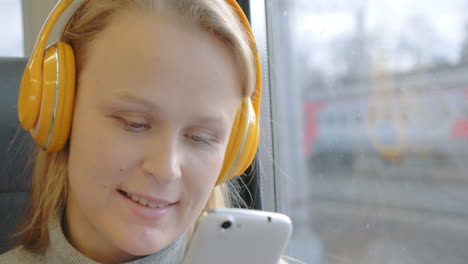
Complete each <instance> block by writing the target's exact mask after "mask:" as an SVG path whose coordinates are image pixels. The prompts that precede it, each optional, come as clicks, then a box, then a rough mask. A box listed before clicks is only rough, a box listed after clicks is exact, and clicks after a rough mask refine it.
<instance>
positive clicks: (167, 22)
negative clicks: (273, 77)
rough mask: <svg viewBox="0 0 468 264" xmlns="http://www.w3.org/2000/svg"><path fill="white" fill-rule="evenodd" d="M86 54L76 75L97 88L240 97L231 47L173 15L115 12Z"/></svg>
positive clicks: (193, 96)
mask: <svg viewBox="0 0 468 264" xmlns="http://www.w3.org/2000/svg"><path fill="white" fill-rule="evenodd" d="M87 56H88V59H87V64H86V65H85V67H84V69H83V73H82V75H81V76H80V81H81V82H82V83H89V82H90V81H92V82H93V84H94V86H96V88H98V89H96V90H95V91H94V93H96V94H109V93H113V92H117V91H118V92H122V90H129V91H130V92H132V93H142V96H146V95H147V96H151V94H152V95H154V96H157V97H161V96H162V97H163V98H164V97H165V96H166V97H167V96H170V95H180V96H183V97H185V98H186V99H189V100H197V99H200V100H203V99H204V97H206V96H209V97H210V98H211V99H212V100H216V99H219V100H220V103H222V100H225V99H226V98H229V97H232V98H234V99H236V100H238V101H240V98H241V77H240V74H239V71H238V70H237V64H236V60H235V58H234V54H233V52H232V51H231V50H230V49H229V48H228V47H227V46H226V45H225V44H224V43H223V42H221V41H220V40H218V39H217V38H216V37H215V36H214V35H213V34H210V33H208V32H206V31H204V30H202V29H200V28H198V27H197V26H195V25H190V24H188V23H186V22H180V21H178V20H177V19H175V18H167V17H163V18H156V17H154V16H152V15H146V14H142V13H137V12H126V13H122V14H119V15H118V16H116V17H115V19H114V20H113V21H112V22H111V23H110V24H109V25H108V26H107V27H106V28H105V29H104V30H103V31H102V32H101V33H100V34H98V35H97V37H96V39H95V40H94V41H93V42H92V43H91V44H90V45H89V47H88V48H87ZM81 79H83V80H81ZM80 89H81V88H80ZM145 93H146V95H145ZM181 99H183V98H181ZM214 103H216V102H214Z"/></svg>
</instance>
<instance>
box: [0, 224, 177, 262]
mask: <svg viewBox="0 0 468 264" xmlns="http://www.w3.org/2000/svg"><path fill="white" fill-rule="evenodd" d="M60 222H61V221H59V217H57V218H56V219H55V220H54V221H52V223H51V224H50V226H49V237H50V245H49V247H48V248H47V250H46V251H45V253H44V254H35V253H32V252H30V251H28V250H25V249H24V248H22V247H21V246H20V247H17V248H15V249H13V250H10V251H8V252H6V253H5V254H2V255H0V263H2V264H3V263H8V264H16V263H21V264H30V263H31V264H32V263H38V264H43V263H44V264H45V263H47V264H74V263H80V264H81V263H84V264H97V262H95V261H93V260H91V259H89V258H87V257H86V256H84V255H83V254H81V253H80V252H78V251H77V250H76V249H75V248H74V247H73V246H72V245H70V243H68V240H67V239H66V238H65V236H64V234H63V231H62V226H61V225H60ZM184 250H185V235H183V236H181V237H179V238H178V239H177V240H176V241H174V242H172V243H171V244H170V245H169V246H167V247H166V248H164V249H162V250H161V251H159V252H157V253H155V254H153V255H149V256H146V257H143V258H141V259H138V260H135V261H132V262H127V263H129V264H180V263H182V259H183V255H184Z"/></svg>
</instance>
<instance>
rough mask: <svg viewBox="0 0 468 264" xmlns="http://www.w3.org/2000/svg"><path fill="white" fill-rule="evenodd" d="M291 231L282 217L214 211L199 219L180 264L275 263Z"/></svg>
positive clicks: (253, 211)
mask: <svg viewBox="0 0 468 264" xmlns="http://www.w3.org/2000/svg"><path fill="white" fill-rule="evenodd" d="M291 232H292V223H291V219H289V217H288V216H286V215H284V214H279V213H273V212H266V211H258V210H250V209H234V208H226V209H214V210H210V211H207V212H204V213H203V214H202V215H201V216H200V218H199V219H198V221H197V223H196V225H195V230H194V232H193V234H192V237H191V238H190V240H189V244H188V247H187V250H186V253H185V257H184V262H183V264H276V263H278V261H279V259H280V257H281V255H282V253H283V251H284V250H285V248H286V246H287V244H288V242H289V239H290V237H291Z"/></svg>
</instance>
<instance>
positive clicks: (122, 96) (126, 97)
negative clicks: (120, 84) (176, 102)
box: [115, 92, 159, 110]
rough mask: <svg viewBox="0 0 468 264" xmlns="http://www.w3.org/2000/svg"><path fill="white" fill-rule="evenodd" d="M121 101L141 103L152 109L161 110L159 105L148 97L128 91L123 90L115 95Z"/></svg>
mask: <svg viewBox="0 0 468 264" xmlns="http://www.w3.org/2000/svg"><path fill="white" fill-rule="evenodd" d="M115 98H116V99H117V100H119V101H124V102H130V103H133V104H137V105H141V106H143V107H145V108H148V109H150V110H159V107H158V106H156V105H155V104H154V103H153V102H151V101H150V100H148V99H146V98H142V97H138V96H135V95H133V94H131V93H128V92H121V93H119V94H117V96H116V97H115Z"/></svg>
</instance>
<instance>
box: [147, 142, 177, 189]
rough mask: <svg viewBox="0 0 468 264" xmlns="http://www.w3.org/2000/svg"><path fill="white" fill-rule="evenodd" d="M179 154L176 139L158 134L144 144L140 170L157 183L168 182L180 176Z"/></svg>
mask: <svg viewBox="0 0 468 264" xmlns="http://www.w3.org/2000/svg"><path fill="white" fill-rule="evenodd" d="M179 156H180V153H179V151H178V150H177V142H176V140H174V139H172V138H171V137H170V136H159V137H158V138H157V139H156V140H152V142H148V144H146V146H145V153H144V155H143V158H142V159H141V165H140V166H141V170H142V171H143V174H144V175H145V176H148V177H151V178H153V179H154V180H155V181H156V182H157V183H158V184H169V183H171V182H173V181H175V180H177V179H179V178H180V177H181V169H180V157H179Z"/></svg>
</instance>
